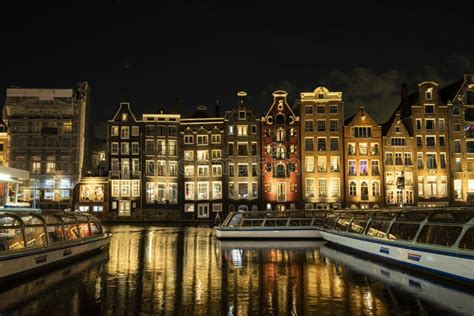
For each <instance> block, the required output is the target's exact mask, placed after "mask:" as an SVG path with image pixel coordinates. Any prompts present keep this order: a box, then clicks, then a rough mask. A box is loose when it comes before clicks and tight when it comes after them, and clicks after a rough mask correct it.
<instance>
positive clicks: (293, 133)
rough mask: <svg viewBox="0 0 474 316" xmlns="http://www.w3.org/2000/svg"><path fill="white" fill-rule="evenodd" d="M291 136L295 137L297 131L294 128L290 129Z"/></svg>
mask: <svg viewBox="0 0 474 316" xmlns="http://www.w3.org/2000/svg"><path fill="white" fill-rule="evenodd" d="M290 136H295V129H294V128H292V129H290Z"/></svg>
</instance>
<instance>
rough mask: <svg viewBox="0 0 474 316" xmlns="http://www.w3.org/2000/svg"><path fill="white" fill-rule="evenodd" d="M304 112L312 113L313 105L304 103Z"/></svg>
mask: <svg viewBox="0 0 474 316" xmlns="http://www.w3.org/2000/svg"><path fill="white" fill-rule="evenodd" d="M304 113H305V114H313V106H312V105H305V107H304Z"/></svg>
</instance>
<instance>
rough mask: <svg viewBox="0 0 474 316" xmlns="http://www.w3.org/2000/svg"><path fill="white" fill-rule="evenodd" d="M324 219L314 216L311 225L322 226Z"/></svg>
mask: <svg viewBox="0 0 474 316" xmlns="http://www.w3.org/2000/svg"><path fill="white" fill-rule="evenodd" d="M324 221H325V219H324V218H323V217H316V218H315V219H314V222H313V226H316V227H324Z"/></svg>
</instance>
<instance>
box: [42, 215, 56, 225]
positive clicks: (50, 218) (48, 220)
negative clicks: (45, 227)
mask: <svg viewBox="0 0 474 316" xmlns="http://www.w3.org/2000/svg"><path fill="white" fill-rule="evenodd" d="M41 217H43V218H44V219H45V221H46V224H61V219H59V217H57V216H55V215H50V214H48V215H44V214H41Z"/></svg>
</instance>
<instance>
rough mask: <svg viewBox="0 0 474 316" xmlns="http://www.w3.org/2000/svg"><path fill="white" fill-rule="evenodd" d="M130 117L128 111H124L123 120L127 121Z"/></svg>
mask: <svg viewBox="0 0 474 316" xmlns="http://www.w3.org/2000/svg"><path fill="white" fill-rule="evenodd" d="M127 119H128V114H127V113H122V121H126V120H127Z"/></svg>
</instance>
